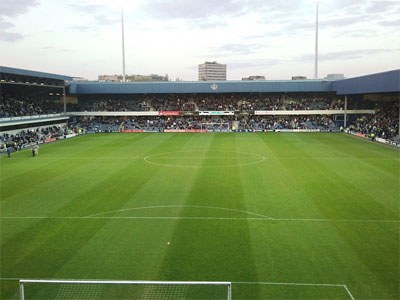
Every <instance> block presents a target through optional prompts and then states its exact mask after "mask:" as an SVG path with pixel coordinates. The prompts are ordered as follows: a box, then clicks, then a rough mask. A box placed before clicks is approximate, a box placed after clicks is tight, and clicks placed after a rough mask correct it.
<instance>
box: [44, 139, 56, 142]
mask: <svg viewBox="0 0 400 300" xmlns="http://www.w3.org/2000/svg"><path fill="white" fill-rule="evenodd" d="M55 141H57V139H56V138H50V139H47V140H45V141H44V142H45V143H51V142H55Z"/></svg>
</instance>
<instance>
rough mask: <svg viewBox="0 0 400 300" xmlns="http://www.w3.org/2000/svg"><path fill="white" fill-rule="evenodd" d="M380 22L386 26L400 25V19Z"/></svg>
mask: <svg viewBox="0 0 400 300" xmlns="http://www.w3.org/2000/svg"><path fill="white" fill-rule="evenodd" d="M378 24H379V25H381V26H384V27H400V19H397V20H386V21H379V22H378Z"/></svg>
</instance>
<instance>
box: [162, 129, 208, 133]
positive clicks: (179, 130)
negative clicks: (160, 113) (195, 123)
mask: <svg viewBox="0 0 400 300" xmlns="http://www.w3.org/2000/svg"><path fill="white" fill-rule="evenodd" d="M164 132H175V133H176V132H208V130H207V129H165V130H164Z"/></svg>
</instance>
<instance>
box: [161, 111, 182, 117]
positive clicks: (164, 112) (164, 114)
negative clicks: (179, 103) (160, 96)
mask: <svg viewBox="0 0 400 300" xmlns="http://www.w3.org/2000/svg"><path fill="white" fill-rule="evenodd" d="M180 114H181V112H180V111H178V110H161V111H159V112H158V115H159V116H179V115H180Z"/></svg>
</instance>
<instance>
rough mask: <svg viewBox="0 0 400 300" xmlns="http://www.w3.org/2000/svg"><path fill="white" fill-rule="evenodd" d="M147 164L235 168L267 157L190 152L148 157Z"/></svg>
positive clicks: (230, 153) (214, 151)
mask: <svg viewBox="0 0 400 300" xmlns="http://www.w3.org/2000/svg"><path fill="white" fill-rule="evenodd" d="M144 160H145V161H146V162H147V163H150V164H154V165H160V166H168V167H233V166H243V165H249V164H255V163H259V162H262V161H264V160H265V157H264V156H262V155H259V154H254V153H248V152H235V151H225V150H188V151H176V152H164V153H158V154H152V155H149V156H146V157H145V158H144Z"/></svg>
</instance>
